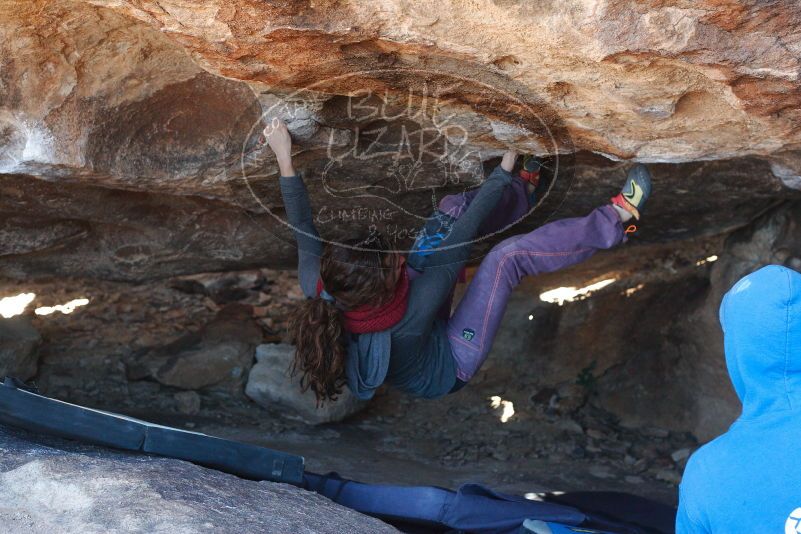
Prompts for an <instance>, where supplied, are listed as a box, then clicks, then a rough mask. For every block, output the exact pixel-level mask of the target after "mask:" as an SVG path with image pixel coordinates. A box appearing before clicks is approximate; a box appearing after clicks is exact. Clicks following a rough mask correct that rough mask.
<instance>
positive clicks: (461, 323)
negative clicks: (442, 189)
mask: <svg viewBox="0 0 801 534" xmlns="http://www.w3.org/2000/svg"><path fill="white" fill-rule="evenodd" d="M514 185H515V184H514V183H513V186H514ZM508 189H509V190H510V193H514V195H513V196H515V197H518V201H517V202H513V201H512V199H506V195H504V199H505V201H504V202H499V205H498V207H496V209H495V210H494V211H493V213H492V215H490V217H489V218H488V219H489V220H488V221H487V223H488V224H486V225H485V227H492V228H503V227H504V226H506V225H507V224H510V223H512V222H514V221H515V220H516V218H514V217H519V216H520V213H518V211H519V209H509V205H510V204H511V205H515V204H520V202H522V200H520V197H519V195H523V196H522V199H523V200H525V201H526V202H527V201H528V198H527V195H526V190H525V187H522V188H521V187H509V188H508ZM454 197H456V198H454ZM454 197H446V198H445V199H443V202H442V204H440V209H442V208H443V207H445V206H447V205H448V204H454V203H458V202H461V203H464V202H468V203H469V201H470V200H471V199H472V197H469V198H467V196H463V195H454ZM443 211H444V210H443ZM462 211H463V210H459V211H457V212H453V213H454V214H455V215H457V216H458V215H461V212H462ZM482 230H484V231H486V229H485V228H482ZM623 238H624V231H623V225H622V223H621V222H620V217H619V216H618V215H617V212H616V211H615V210H614V208H612V206H611V205H606V206H602V207H600V208H597V209H595V210H594V211H593V212H592V213H590V214H589V215H587V216H586V217H576V218H571V219H562V220H561V221H554V222H552V223H549V224H546V225H544V226H541V227H539V228H537V229H536V230H534V231H533V232H530V233H528V234H522V235H518V236H514V237H510V238H509V239H506V240H504V241H502V242H501V243H499V244H498V245H496V246H495V247H494V248H493V249H492V250H491V251H490V252H489V254H487V256H486V257H485V258H484V260H483V261H482V262H481V265H480V266H479V268H478V271H477V272H476V274H475V276H474V277H473V280H472V281H471V282H470V285H469V286H468V288H467V292H466V293H465V295H464V297H463V298H462V301H461V302H460V303H459V305H458V306H457V308H456V311H455V312H454V314H453V316H452V317H451V318H450V320H449V321H448V328H447V333H448V338H449V340H450V343H451V350H452V352H453V356H454V358H455V360H456V368H457V372H456V375H457V377H458V378H459V380H462V381H463V382H468V381H469V380H470V379H471V378H472V377H473V375H475V374H476V372H477V371H478V370H479V369H480V368H481V365H482V364H483V363H484V360H486V359H487V355H488V354H489V350H490V348H491V347H492V343H493V341H494V340H495V334H496V333H497V332H498V327H499V326H500V324H501V320H502V319H503V314H504V312H505V311H506V303H507V301H508V300H509V295H510V294H511V292H512V289H514V288H515V286H517V285H518V284H519V283H520V281H521V280H522V278H523V277H524V276H531V275H536V274H539V273H547V272H553V271H558V270H559V269H564V268H565V267H569V266H570V265H574V264H576V263H579V262H582V261H584V260H586V259H587V258H589V257H590V256H592V255H593V254H595V252H597V251H598V250H601V249H608V248H612V247H614V246H615V245H617V244H618V243H620V242H621V241H623Z"/></svg>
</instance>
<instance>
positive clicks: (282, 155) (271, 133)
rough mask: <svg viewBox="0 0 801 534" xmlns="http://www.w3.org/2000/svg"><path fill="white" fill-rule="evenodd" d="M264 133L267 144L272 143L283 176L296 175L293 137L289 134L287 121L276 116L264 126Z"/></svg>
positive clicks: (271, 146)
mask: <svg viewBox="0 0 801 534" xmlns="http://www.w3.org/2000/svg"><path fill="white" fill-rule="evenodd" d="M263 133H264V138H265V139H267V144H268V145H270V148H272V149H273V152H275V157H276V159H277V160H278V168H279V169H280V171H281V176H294V175H295V169H294V168H293V167H292V138H291V137H290V136H289V130H288V129H287V127H286V123H285V122H284V121H282V120H281V119H279V118H277V117H274V118H272V119H271V120H270V122H269V123H268V124H267V126H266V127H265V128H264V132H263Z"/></svg>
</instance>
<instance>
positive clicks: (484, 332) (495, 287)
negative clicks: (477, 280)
mask: <svg viewBox="0 0 801 534" xmlns="http://www.w3.org/2000/svg"><path fill="white" fill-rule="evenodd" d="M591 250H593V249H592V248H583V249H580V250H576V251H572V252H532V251H529V250H514V251H512V252H509V253H507V254H506V255H504V257H503V258H501V261H499V262H498V267H497V269H496V272H495V283H494V284H493V286H492V292H491V293H490V298H489V300H488V302H487V311H486V313H485V314H484V320H483V321H482V327H483V328H482V331H481V345H480V346H479V352H480V351H483V350H484V341H485V339H486V336H487V321H488V320H489V315H490V310H492V305H493V303H494V301H495V294H496V293H497V292H498V284H499V283H500V279H501V273H502V272H503V265H504V263H506V260H507V259H509V258H511V257H512V256H543V257H563V256H572V255H574V254H582V253H584V252H589V251H591Z"/></svg>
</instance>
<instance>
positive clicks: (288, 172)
mask: <svg viewBox="0 0 801 534" xmlns="http://www.w3.org/2000/svg"><path fill="white" fill-rule="evenodd" d="M278 170H279V171H280V172H281V176H282V177H289V176H295V167H294V166H293V165H292V156H290V155H286V156H282V157H280V158H278Z"/></svg>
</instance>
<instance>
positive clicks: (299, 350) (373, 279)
mask: <svg viewBox="0 0 801 534" xmlns="http://www.w3.org/2000/svg"><path fill="white" fill-rule="evenodd" d="M343 245H344V246H343ZM343 245H329V244H326V245H325V246H324V248H323V255H322V258H321V259H320V278H321V279H322V281H323V287H325V290H326V291H327V292H328V293H329V294H330V295H332V296H333V297H334V298H335V299H336V302H329V301H327V300H324V299H322V298H320V297H317V298H313V299H307V300H304V301H303V302H301V303H299V304H298V305H297V307H296V308H295V310H294V311H293V312H292V314H291V316H290V319H289V334H290V339H291V341H292V343H293V344H294V345H295V359H294V361H293V363H292V375H293V376H295V375H296V374H297V373H301V374H302V377H301V387H302V389H303V391H306V390H308V389H309V388H311V390H312V391H314V394H315V396H316V397H317V404H318V406H319V405H320V404H322V403H323V402H325V401H327V400H336V398H337V396H338V395H339V394H340V393H342V387H343V386H344V385H345V356H346V354H347V344H346V342H347V340H346V339H345V328H344V318H343V315H342V310H349V309H355V308H359V307H361V306H365V305H371V306H380V305H382V304H385V303H386V302H388V301H389V300H391V299H392V297H393V295H394V293H395V286H396V285H397V282H398V277H399V274H400V270H399V265H400V261H399V259H400V257H399V256H398V255H397V254H395V253H391V252H386V251H388V250H390V246H389V245H388V242H387V240H386V239H385V238H384V237H383V236H381V235H380V234H377V233H372V234H371V235H370V236H369V237H368V238H365V239H354V240H350V241H347V242H345V243H343Z"/></svg>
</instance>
